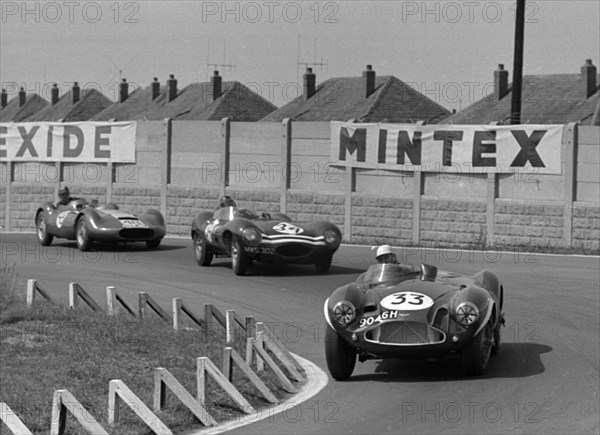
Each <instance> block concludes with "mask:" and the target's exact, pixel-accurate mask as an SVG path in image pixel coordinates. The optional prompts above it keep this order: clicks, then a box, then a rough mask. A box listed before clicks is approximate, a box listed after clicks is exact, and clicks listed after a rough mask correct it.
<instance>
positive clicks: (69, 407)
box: [0, 279, 306, 435]
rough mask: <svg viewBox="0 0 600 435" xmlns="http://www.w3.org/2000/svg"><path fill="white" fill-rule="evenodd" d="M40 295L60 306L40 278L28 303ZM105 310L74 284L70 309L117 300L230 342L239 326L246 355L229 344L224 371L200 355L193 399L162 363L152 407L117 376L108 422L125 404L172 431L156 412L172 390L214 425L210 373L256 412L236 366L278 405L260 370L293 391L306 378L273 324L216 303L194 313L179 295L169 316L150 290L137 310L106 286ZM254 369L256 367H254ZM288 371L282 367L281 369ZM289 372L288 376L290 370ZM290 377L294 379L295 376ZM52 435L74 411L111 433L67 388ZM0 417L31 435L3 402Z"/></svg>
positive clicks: (156, 428)
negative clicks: (236, 381) (238, 383)
mask: <svg viewBox="0 0 600 435" xmlns="http://www.w3.org/2000/svg"><path fill="white" fill-rule="evenodd" d="M36 294H40V295H41V296H42V297H43V298H44V299H45V300H46V301H48V302H49V303H51V304H53V305H58V304H57V303H56V302H55V301H54V300H53V299H52V298H51V297H50V295H49V294H48V292H46V291H45V290H44V289H43V288H42V287H41V286H40V285H39V284H38V282H37V280H35V279H29V280H28V281H27V306H28V307H29V308H31V307H32V306H33V303H34V301H35V296H36ZM106 295H107V298H106V309H105V310H104V309H103V308H102V307H100V305H99V304H98V303H96V302H95V301H94V299H93V298H92V297H91V296H90V295H89V294H88V293H87V292H86V291H85V289H84V288H83V287H82V286H81V285H79V284H78V283H76V282H72V283H70V284H69V308H71V309H77V308H79V307H80V306H81V305H80V302H83V303H85V304H86V305H87V306H88V307H90V308H91V309H92V310H93V311H94V312H99V313H106V314H108V315H115V314H116V313H117V312H118V310H117V308H118V306H117V302H118V303H119V304H120V306H121V307H122V308H123V309H124V312H126V313H128V314H129V315H131V316H133V317H136V318H139V319H143V318H145V317H147V316H148V313H149V309H150V310H152V312H154V313H156V314H157V315H158V316H159V318H161V319H162V320H164V321H165V323H171V324H172V327H173V329H175V330H180V329H182V325H183V323H182V317H183V315H184V314H185V315H186V316H188V317H189V318H190V319H191V320H192V321H193V322H194V323H195V324H196V325H197V326H199V327H200V328H199V329H198V330H199V331H201V333H203V334H207V333H208V331H209V329H208V328H209V327H210V325H212V324H213V323H214V320H216V323H218V324H219V325H221V326H222V327H223V328H225V332H226V333H225V336H226V341H227V343H228V344H229V343H233V342H234V337H235V334H234V330H235V327H236V325H238V326H240V327H241V328H243V330H244V331H245V332H246V355H245V358H243V357H242V356H241V355H240V354H239V353H238V352H237V351H236V350H235V349H234V348H233V347H230V346H227V347H225V348H224V349H223V367H222V369H219V368H218V367H217V366H216V365H215V364H214V363H213V362H212V361H211V360H210V358H208V357H199V358H197V359H196V386H197V395H196V397H194V396H193V395H192V394H191V393H190V392H188V391H187V390H186V389H185V388H184V387H183V385H181V383H180V382H179V381H178V380H177V379H176V378H175V377H174V376H173V375H172V374H171V373H170V372H169V371H168V370H167V369H166V368H163V367H160V368H156V369H155V370H154V392H153V406H152V409H150V408H149V407H148V406H147V405H146V404H144V403H143V401H142V400H141V399H139V397H138V396H137V395H136V394H135V393H134V392H133V391H131V389H129V387H127V385H126V384H125V383H124V382H123V381H121V380H119V379H113V380H111V381H110V382H109V394H108V417H107V420H108V421H107V422H108V424H109V425H114V424H117V423H118V422H119V408H120V406H121V404H126V405H127V406H129V408H131V409H132V410H133V411H134V413H135V414H136V415H137V416H138V417H139V418H140V419H141V420H142V421H143V422H144V423H145V424H146V425H147V426H148V427H149V428H150V429H151V430H152V431H153V432H154V433H156V434H172V431H171V430H170V429H169V428H168V427H167V426H166V425H165V424H164V423H163V422H162V421H161V420H160V418H159V417H158V416H157V415H156V414H157V413H160V412H163V411H164V410H165V405H166V398H167V395H166V390H167V388H168V389H169V390H170V391H171V392H172V393H173V395H174V396H175V397H176V398H177V399H178V400H179V401H181V403H183V404H184V405H185V406H186V407H187V408H188V409H189V410H190V411H191V412H192V413H193V414H194V415H195V416H196V417H197V418H198V420H199V421H200V422H201V423H202V424H203V425H204V426H215V425H217V424H218V423H217V421H216V420H215V419H214V418H213V416H212V415H210V413H209V412H208V410H207V409H206V407H205V403H206V398H207V397H206V379H207V376H208V377H210V378H211V379H212V380H214V381H215V382H216V384H217V385H218V386H219V387H220V388H221V389H222V390H223V391H224V392H225V393H226V394H227V395H228V396H229V397H230V398H231V399H232V400H233V401H234V402H235V403H236V404H237V405H238V407H239V409H240V411H242V412H244V413H246V414H252V413H255V412H256V409H255V408H254V407H253V406H252V405H251V404H250V402H249V401H248V400H247V399H246V398H245V397H244V396H243V394H242V393H241V392H239V391H238V390H237V388H236V387H235V386H234V385H233V384H232V382H231V381H232V379H233V369H234V367H237V369H239V370H240V371H241V373H243V374H244V375H245V377H246V378H247V379H248V380H250V382H251V383H252V385H253V386H254V387H255V388H256V390H258V391H259V392H260V394H261V395H262V397H264V399H265V400H266V401H267V402H269V403H271V404H277V403H279V400H278V399H277V397H276V396H275V395H274V394H273V393H272V392H271V390H270V389H269V387H268V386H267V385H266V384H265V383H264V382H263V381H262V380H261V379H260V377H259V376H258V374H257V372H261V371H263V370H265V366H266V367H268V368H269V369H270V370H271V372H272V373H274V374H275V376H276V378H277V379H278V381H279V383H280V385H281V387H282V388H283V390H284V391H286V392H288V393H292V394H293V393H296V392H297V389H296V387H295V386H294V384H293V383H292V381H295V382H303V381H305V380H306V377H305V375H304V374H303V371H304V370H303V368H302V366H301V365H300V363H298V361H297V360H296V358H294V356H293V355H292V354H291V353H290V352H289V351H288V350H287V349H286V348H285V346H283V344H282V343H281V342H280V341H279V340H278V339H277V337H275V335H274V334H273V332H272V331H270V330H269V328H266V327H265V326H264V324H263V323H262V322H256V320H255V319H254V318H253V317H246V318H245V319H242V318H241V317H240V316H239V315H238V314H237V313H236V312H235V311H234V310H227V311H226V312H225V313H223V312H221V311H220V310H219V309H218V308H216V307H215V306H214V305H212V304H205V305H204V318H201V317H200V316H198V315H197V314H196V313H194V312H193V311H192V310H191V309H190V308H189V307H188V306H187V305H185V303H184V302H183V301H182V300H181V299H180V298H173V302H172V308H173V309H172V313H173V314H172V316H170V315H169V314H168V313H167V312H166V311H165V310H164V309H163V308H162V307H160V305H159V304H158V303H157V302H156V301H154V300H153V299H152V298H151V297H150V296H149V295H148V294H147V293H146V292H139V293H138V304H139V305H138V312H137V315H136V313H135V311H134V310H133V309H132V308H131V307H130V306H129V305H128V304H127V303H126V302H125V301H124V299H123V298H122V297H120V296H119V294H118V292H117V289H116V287H114V286H109V287H107V288H106ZM253 367H254V368H253ZM281 367H283V369H285V371H284V370H282V368H281ZM286 372H287V374H286ZM290 379H291V380H290ZM52 406H53V407H52V422H51V429H50V433H51V435H62V434H64V433H65V428H66V420H67V417H68V415H69V414H71V415H73V416H74V417H75V419H76V420H77V421H78V422H79V423H80V424H81V426H82V427H83V428H84V429H85V430H86V431H87V432H88V433H90V434H107V432H106V430H105V429H104V428H103V427H102V426H101V425H100V423H98V421H96V420H95V419H94V417H93V416H91V415H90V413H89V412H88V411H87V410H86V409H85V408H84V407H83V405H82V404H81V403H80V402H79V401H78V400H77V399H76V398H75V397H74V396H73V394H71V393H70V392H69V391H68V390H63V389H61V390H56V391H55V392H54V395H53V404H52ZM0 420H1V421H2V422H4V423H5V424H6V426H7V427H8V428H9V430H10V431H12V432H13V433H14V434H30V433H31V432H30V431H29V430H28V429H27V427H26V426H25V424H24V423H23V422H22V421H21V420H20V419H19V417H18V416H17V415H16V414H15V413H14V412H13V411H12V410H11V409H10V408H9V407H8V405H7V404H5V403H0Z"/></svg>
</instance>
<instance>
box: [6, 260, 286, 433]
mask: <svg viewBox="0 0 600 435" xmlns="http://www.w3.org/2000/svg"><path fill="white" fill-rule="evenodd" d="M4 275H5V274H4V267H3V273H2V276H3V277H4ZM7 277H8V275H7ZM13 277H14V275H13ZM10 282H11V281H10V280H7V281H5V280H4V278H3V281H2V289H1V291H0V295H2V296H1V298H0V302H1V303H2V311H1V312H0V366H1V367H2V370H0V385H2V389H1V391H0V401H1V402H6V403H7V404H8V406H10V408H11V409H12V410H13V411H14V412H15V413H16V414H17V415H18V416H19V418H21V420H23V422H24V423H25V425H26V426H27V427H28V428H29V429H30V430H31V431H32V432H33V433H48V431H49V429H50V425H51V416H52V395H53V393H54V391H55V390H58V389H67V390H69V391H70V392H71V393H72V394H73V395H74V396H75V398H76V399H77V400H78V401H79V402H80V403H81V404H82V405H83V406H84V407H85V408H86V409H87V411H88V412H89V415H91V416H92V417H93V418H95V419H96V420H97V421H98V422H99V423H100V424H101V425H102V426H104V428H105V429H106V430H107V431H108V432H109V433H111V434H143V433H151V431H150V430H149V428H148V427H147V426H146V425H145V424H144V423H143V422H142V421H141V420H140V419H139V418H138V417H137V416H136V415H135V414H134V412H133V411H131V410H130V409H129V407H127V406H125V405H122V406H121V408H120V411H121V412H120V422H119V424H118V425H115V426H113V427H109V426H108V424H107V408H108V385H109V381H110V380H112V379H120V380H122V381H123V382H124V383H125V384H126V385H127V386H128V387H129V388H130V389H131V390H132V391H133V392H134V393H135V394H136V395H137V396H138V397H139V398H140V399H141V400H142V401H143V402H144V403H145V404H146V405H147V406H148V407H150V408H152V403H153V391H154V369H155V368H158V367H164V368H166V369H167V370H169V371H170V372H171V373H172V374H173V375H174V376H175V378H177V380H178V381H179V382H180V383H181V384H182V385H183V386H184V387H185V388H186V389H187V390H188V392H190V394H192V395H194V396H195V394H196V358H198V357H200V356H205V357H209V358H210V359H211V360H212V361H213V362H214V363H215V364H216V365H217V367H222V364H223V361H222V354H223V348H224V347H225V337H224V331H223V328H221V327H220V326H219V327H218V328H216V329H215V330H213V331H209V334H208V336H205V335H203V333H202V331H201V330H193V329H187V330H183V331H174V330H173V329H171V328H170V327H169V325H168V324H166V323H165V322H164V321H163V320H161V319H158V318H155V319H148V320H139V319H135V318H133V317H130V316H127V317H125V316H124V315H123V316H114V317H109V316H107V315H105V314H96V313H93V312H92V311H91V310H88V309H83V308H82V309H79V310H69V309H66V308H63V307H57V306H51V305H49V304H46V303H44V302H40V303H39V304H36V305H34V307H33V308H31V309H27V308H26V307H25V306H24V303H23V301H20V300H18V298H16V297H15V296H14V291H12V290H11V287H10V285H5V284H8V283H10ZM9 294H12V295H13V296H12V297H10V298H9V297H8V295H9ZM5 298H6V300H10V303H5ZM236 337H238V339H237V340H236V343H235V344H234V346H233V347H234V348H236V350H237V351H238V352H239V353H240V354H241V355H242V356H243V355H244V354H245V338H244V337H245V334H244V332H243V331H242V330H241V328H240V330H239V331H237V333H236ZM259 376H260V377H261V378H262V380H263V381H264V382H265V383H266V384H267V386H268V387H269V388H270V390H271V391H272V392H273V393H274V394H275V395H276V396H277V397H279V398H280V399H282V398H284V397H285V396H286V395H287V393H285V392H284V391H283V390H282V389H281V388H280V386H279V383H278V381H277V379H276V378H275V376H274V374H273V373H272V372H270V371H269V370H265V371H264V372H262V373H259ZM207 379H208V381H207V388H206V398H207V401H206V404H205V406H206V407H207V409H208V411H209V413H210V414H211V415H212V416H213V418H214V419H215V420H217V421H218V422H223V421H227V420H231V419H232V418H235V417H237V416H240V415H242V413H241V410H240V409H239V408H238V407H237V405H236V404H235V403H234V402H233V401H232V400H231V399H230V398H229V396H227V394H226V393H225V392H223V391H222V390H221V389H220V388H219V387H218V385H217V384H216V383H214V381H212V380H211V379H210V378H209V377H207ZM233 384H234V385H235V386H236V387H237V389H238V390H239V391H240V392H241V393H242V394H243V395H244V397H246V399H247V400H248V401H249V402H250V403H251V404H252V405H253V406H254V407H255V408H261V407H264V406H266V405H268V402H267V401H266V400H264V399H263V398H262V396H261V395H260V393H259V392H258V391H257V390H256V389H255V388H254V386H253V385H252V384H251V383H250V382H249V381H248V380H247V379H246V378H245V376H244V375H243V374H242V373H241V371H240V370H235V369H234V377H233ZM158 416H159V418H160V419H161V420H162V421H163V422H164V423H165V424H166V425H167V426H168V427H169V428H170V429H171V430H172V431H173V432H174V433H177V432H180V431H183V430H187V429H194V428H201V427H203V426H202V425H201V423H200V422H199V421H198V420H197V419H196V417H195V416H194V415H193V414H192V413H191V412H190V411H189V410H188V409H187V408H186V407H185V406H184V405H182V404H181V402H179V400H178V399H177V398H176V397H175V396H174V395H173V394H172V393H171V392H170V391H167V406H166V409H165V411H163V412H162V413H160V414H159V415H158ZM4 429H5V428H4ZM82 431H83V430H82V428H81V426H79V424H78V423H77V422H76V420H75V418H74V417H72V416H71V417H67V432H66V433H83V432H82ZM2 432H4V430H2ZM6 433H8V432H6Z"/></svg>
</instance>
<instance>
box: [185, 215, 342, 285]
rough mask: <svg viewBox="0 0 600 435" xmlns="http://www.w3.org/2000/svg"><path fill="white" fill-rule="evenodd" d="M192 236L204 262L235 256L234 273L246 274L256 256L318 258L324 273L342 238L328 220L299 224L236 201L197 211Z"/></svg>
mask: <svg viewBox="0 0 600 435" xmlns="http://www.w3.org/2000/svg"><path fill="white" fill-rule="evenodd" d="M191 236H192V240H193V242H194V245H193V247H194V257H195V259H196V261H197V263H198V264H199V265H200V266H209V265H210V263H211V261H212V259H213V257H214V256H218V257H231V267H232V268H233V272H234V273H235V274H236V275H244V274H245V273H246V270H247V269H248V267H249V266H250V265H251V264H252V262H253V261H256V262H262V263H274V264H278V265H285V264H314V266H315V268H316V270H317V272H319V273H325V272H327V271H328V270H329V267H330V266H331V261H332V258H333V254H334V253H335V251H336V250H337V249H338V247H339V246H340V243H341V240H342V233H341V232H340V230H339V228H338V227H337V226H336V225H334V224H332V223H330V222H327V221H316V222H311V223H308V224H298V223H292V221H291V219H290V218H289V217H288V216H286V215H285V214H283V213H262V214H261V215H257V214H254V213H253V212H251V211H249V210H247V209H238V208H236V207H224V208H220V209H218V210H216V211H215V212H202V213H199V214H198V215H197V216H196V217H195V218H194V220H193V222H192V230H191Z"/></svg>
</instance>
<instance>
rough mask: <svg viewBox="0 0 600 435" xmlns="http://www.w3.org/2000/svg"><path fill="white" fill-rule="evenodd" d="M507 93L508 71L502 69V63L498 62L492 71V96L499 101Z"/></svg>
mask: <svg viewBox="0 0 600 435" xmlns="http://www.w3.org/2000/svg"><path fill="white" fill-rule="evenodd" d="M506 94H508V71H506V70H505V69H504V64H503V63H499V64H498V69H497V70H496V71H494V98H495V99H496V101H500V100H501V99H502V98H504V97H505V96H506Z"/></svg>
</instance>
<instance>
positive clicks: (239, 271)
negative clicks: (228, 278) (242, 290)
mask: <svg viewBox="0 0 600 435" xmlns="http://www.w3.org/2000/svg"><path fill="white" fill-rule="evenodd" d="M248 263H249V261H248V256H247V255H246V254H245V253H244V251H243V249H242V246H241V245H240V242H239V241H237V240H235V239H234V240H232V241H231V268H232V269H233V273H235V274H236V275H243V274H245V273H246V269H248Z"/></svg>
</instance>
